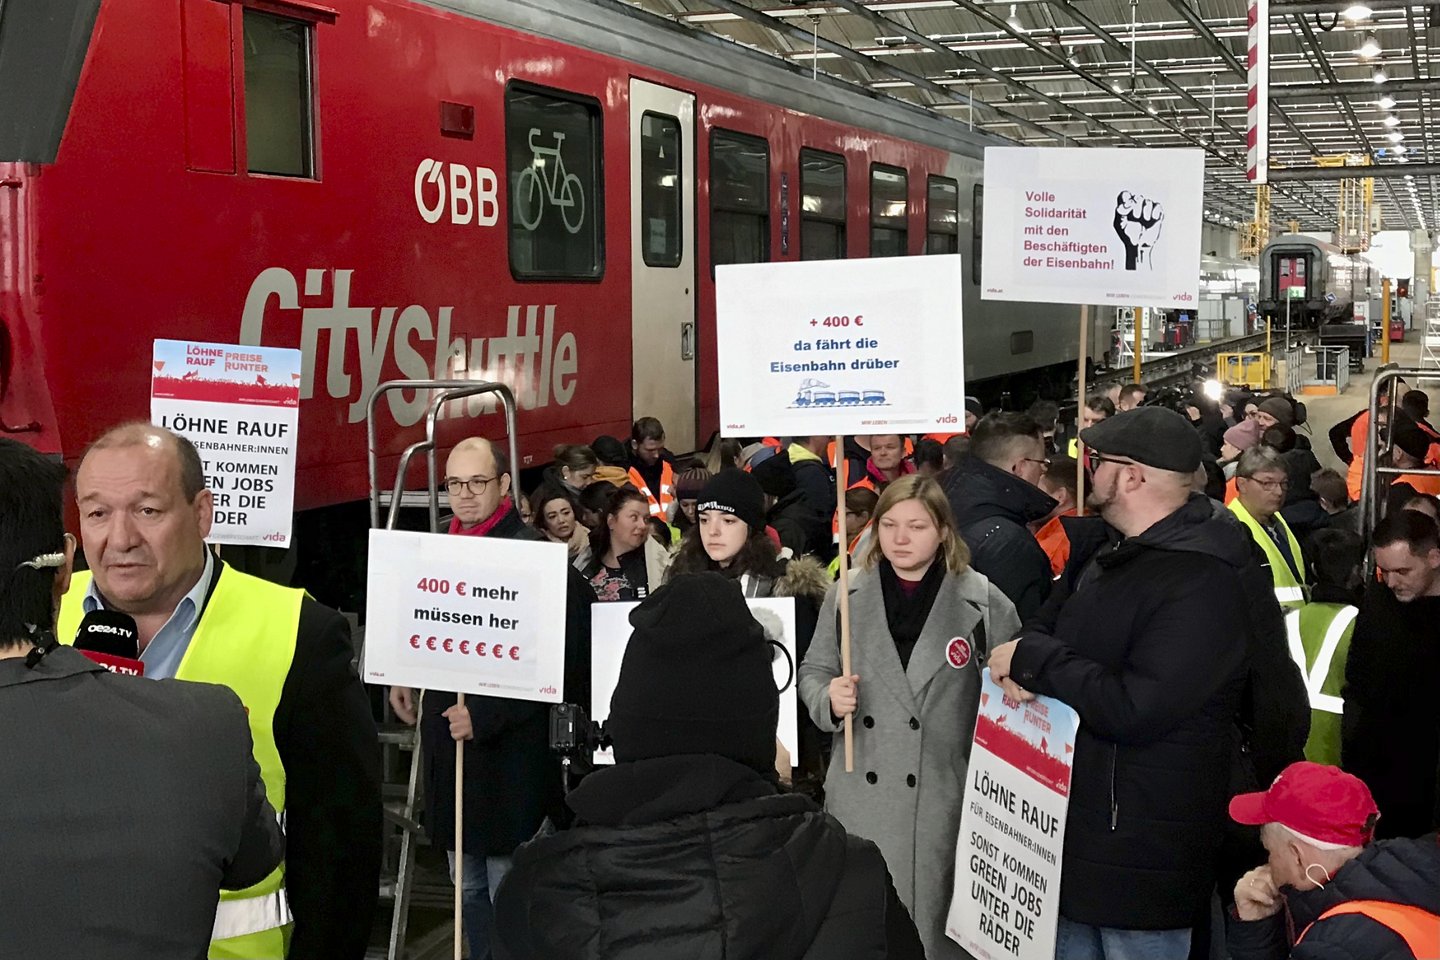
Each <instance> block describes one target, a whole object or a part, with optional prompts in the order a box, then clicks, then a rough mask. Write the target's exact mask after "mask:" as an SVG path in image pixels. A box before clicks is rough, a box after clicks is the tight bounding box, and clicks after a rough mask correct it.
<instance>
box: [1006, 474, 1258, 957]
mask: <svg viewBox="0 0 1440 960" xmlns="http://www.w3.org/2000/svg"><path fill="white" fill-rule="evenodd" d="M1249 560H1250V551H1249V549H1248V547H1247V546H1246V543H1245V540H1244V538H1243V536H1242V535H1241V533H1240V531H1239V530H1237V529H1235V528H1234V527H1233V526H1231V525H1230V524H1228V523H1226V522H1225V521H1224V520H1223V519H1221V518H1218V517H1216V516H1215V515H1214V514H1213V512H1212V509H1211V506H1210V501H1209V500H1207V499H1206V498H1205V497H1203V496H1199V495H1196V496H1195V497H1193V498H1192V499H1191V500H1190V501H1189V502H1188V503H1187V504H1186V505H1185V506H1183V507H1181V508H1180V509H1179V510H1177V511H1176V512H1175V513H1173V514H1171V515H1170V516H1168V517H1166V518H1165V519H1164V520H1161V521H1160V522H1158V523H1156V524H1154V525H1153V526H1152V527H1151V528H1150V529H1149V530H1146V531H1145V532H1144V533H1143V534H1141V535H1139V536H1137V537H1132V538H1129V539H1127V540H1123V541H1121V542H1120V543H1118V544H1116V545H1114V546H1112V547H1108V548H1105V549H1103V550H1101V551H1100V553H1099V554H1098V555H1097V556H1096V558H1095V560H1094V562H1093V563H1092V564H1091V565H1090V566H1089V567H1088V568H1087V569H1085V570H1084V572H1083V573H1082V574H1080V576H1079V579H1078V582H1077V583H1076V585H1075V587H1074V589H1073V592H1071V593H1070V595H1069V597H1068V599H1067V600H1066V601H1065V602H1064V604H1063V605H1062V606H1061V607H1060V608H1059V610H1058V611H1056V614H1057V615H1056V619H1055V621H1054V624H1053V626H1047V625H1045V624H1043V623H1039V622H1032V623H1030V624H1029V625H1027V627H1026V629H1025V631H1024V633H1023V634H1022V635H1021V639H1020V643H1019V646H1018V648H1017V649H1016V651H1015V658H1014V661H1013V664H1012V667H1011V671H1012V675H1013V676H1014V678H1015V680H1016V681H1017V682H1018V683H1019V684H1020V685H1021V686H1023V687H1025V688H1026V689H1028V690H1032V691H1034V692H1036V693H1041V694H1046V695H1049V696H1053V697H1057V698H1059V699H1060V700H1062V701H1064V702H1065V703H1068V704H1070V705H1071V706H1072V707H1074V708H1075V709H1076V711H1078V712H1079V714H1080V732H1079V735H1078V737H1077V739H1076V746H1075V766H1074V775H1073V780H1072V783H1071V794H1070V816H1069V822H1068V825H1067V827H1066V835H1065V852H1064V858H1065V860H1064V871H1063V874H1062V876H1063V878H1064V879H1063V881H1062V883H1061V887H1060V912H1061V913H1062V914H1063V915H1064V916H1066V917H1068V918H1069V919H1071V920H1074V921H1076V922H1079V923H1086V924H1091V925H1094V926H1103V927H1121V928H1126V929H1136V930H1164V929H1175V928H1180V927H1189V926H1191V925H1192V924H1193V923H1194V921H1195V919H1196V917H1197V916H1199V915H1200V913H1201V911H1202V910H1203V907H1204V905H1205V904H1206V903H1207V902H1208V900H1209V897H1210V893H1211V890H1212V889H1213V887H1214V865H1215V860H1216V858H1217V856H1218V854H1219V850H1220V846H1221V842H1222V839H1223V836H1224V829H1225V822H1226V819H1227V817H1226V809H1225V805H1226V802H1227V800H1228V799H1229V796H1230V793H1229V787H1230V774H1229V771H1230V763H1231V759H1232V749H1233V730H1234V724H1235V717H1236V715H1237V713H1238V710H1239V705H1240V695H1241V689H1242V686H1243V679H1244V665H1245V657H1246V646H1247V637H1248V631H1249V611H1248V605H1247V603H1246V597H1245V592H1244V587H1243V586H1242V583H1241V576H1240V571H1241V570H1242V569H1243V568H1244V567H1245V565H1246V564H1247V563H1248V562H1249ZM1117 891H1123V895H1117Z"/></svg>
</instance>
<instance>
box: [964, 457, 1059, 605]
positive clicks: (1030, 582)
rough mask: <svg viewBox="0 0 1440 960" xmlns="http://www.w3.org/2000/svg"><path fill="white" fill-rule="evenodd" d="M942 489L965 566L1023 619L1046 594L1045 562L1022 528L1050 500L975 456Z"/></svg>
mask: <svg viewBox="0 0 1440 960" xmlns="http://www.w3.org/2000/svg"><path fill="white" fill-rule="evenodd" d="M942 485H943V486H944V489H945V495H946V496H947V497H948V498H949V499H950V509H951V510H953V511H954V513H955V525H956V526H957V527H958V528H959V531H960V538H961V539H962V540H964V541H965V545H966V546H967V547H969V548H970V565H971V566H972V567H974V568H975V569H976V571H978V572H979V573H983V574H984V575H985V576H986V577H988V578H989V579H990V582H991V583H993V584H995V586H997V587H999V588H1000V592H1001V593H1003V594H1005V596H1007V597H1009V598H1010V602H1011V603H1013V604H1015V611H1016V612H1017V613H1019V614H1020V619H1021V620H1022V621H1023V620H1025V619H1027V618H1028V617H1030V616H1031V615H1032V614H1034V613H1035V612H1036V611H1038V610H1039V609H1040V605H1041V604H1042V603H1044V602H1045V598H1046V597H1047V596H1049V594H1050V580H1051V572H1050V558H1049V557H1048V556H1046V555H1045V550H1044V549H1043V548H1042V547H1041V546H1040V543H1039V542H1038V541H1037V540H1036V539H1035V535H1034V534H1033V533H1031V532H1030V529H1029V527H1027V526H1026V524H1029V523H1033V522H1035V521H1037V520H1043V519H1045V517H1047V516H1049V515H1050V513H1051V511H1053V510H1054V509H1055V500H1054V499H1053V498H1051V497H1049V496H1047V495H1046V494H1045V492H1044V491H1043V490H1041V489H1040V488H1039V487H1037V486H1035V485H1033V484H1030V483H1026V482H1025V481H1024V480H1022V479H1020V478H1019V477H1017V476H1014V475H1012V474H1009V473H1006V472H1005V471H1004V470H1001V469H1000V468H998V467H994V466H991V465H990V464H988V463H986V462H985V461H984V460H981V459H980V458H978V457H973V456H965V457H961V458H960V462H959V463H957V464H956V465H955V467H954V469H952V470H950V471H948V472H947V473H946V474H945V476H944V478H943V480H942Z"/></svg>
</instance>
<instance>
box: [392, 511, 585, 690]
mask: <svg viewBox="0 0 1440 960" xmlns="http://www.w3.org/2000/svg"><path fill="white" fill-rule="evenodd" d="M369 563H370V571H369V577H368V581H367V591H368V593H367V601H366V624H365V662H364V673H365V679H366V680H367V681H368V682H370V683H383V684H389V685H392V686H404V687H418V688H420V689H422V690H450V691H454V692H457V693H479V694H484V695H486V696H490V697H506V698H509V699H512V700H540V701H543V702H547V703H559V702H560V701H561V697H562V695H563V693H564V682H565V584H566V579H567V571H566V566H567V565H568V564H569V559H568V554H567V551H566V549H565V545H564V544H559V543H544V542H539V541H529V540H492V539H487V538H482V537H452V536H446V535H443V534H435V533H411V532H408V531H402V530H371V531H370V556H369Z"/></svg>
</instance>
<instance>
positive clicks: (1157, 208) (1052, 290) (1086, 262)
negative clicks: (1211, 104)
mask: <svg viewBox="0 0 1440 960" xmlns="http://www.w3.org/2000/svg"><path fill="white" fill-rule="evenodd" d="M1204 181H1205V158H1204V153H1203V152H1202V151H1200V150H1188V149H1187V150H1161V149H1153V148H1147V149H1143V150H1140V149H1123V148H1103V149H1102V148H1091V147H1069V148H1054V149H1051V148H1040V147H986V148H985V207H984V237H983V241H982V246H983V250H984V254H983V256H982V257H981V261H980V285H981V290H982V294H981V295H982V297H983V298H984V299H986V300H1020V301H1025V302H1030V303H1078V304H1114V305H1116V306H1121V305H1123V306H1147V307H1189V308H1191V309H1194V308H1195V307H1196V306H1197V305H1198V302H1199V298H1200V229H1201V225H1202V224H1203V222H1204V195H1205V182H1204Z"/></svg>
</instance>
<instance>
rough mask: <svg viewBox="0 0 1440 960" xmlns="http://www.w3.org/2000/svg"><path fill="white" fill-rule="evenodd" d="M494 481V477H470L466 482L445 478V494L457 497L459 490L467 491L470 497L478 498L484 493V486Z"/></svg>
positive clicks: (454, 478) (457, 478)
mask: <svg viewBox="0 0 1440 960" xmlns="http://www.w3.org/2000/svg"><path fill="white" fill-rule="evenodd" d="M494 480H495V478H494V477H471V478H469V479H468V480H462V479H460V478H459V477H446V478H445V492H446V493H448V494H450V496H452V497H458V496H460V491H461V490H469V491H470V495H471V496H472V497H478V496H480V495H481V494H483V493H484V492H485V487H486V485H488V484H490V483H493V482H494Z"/></svg>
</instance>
